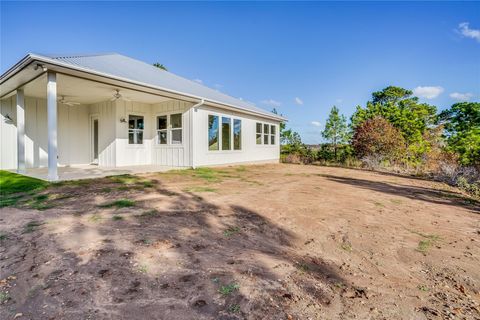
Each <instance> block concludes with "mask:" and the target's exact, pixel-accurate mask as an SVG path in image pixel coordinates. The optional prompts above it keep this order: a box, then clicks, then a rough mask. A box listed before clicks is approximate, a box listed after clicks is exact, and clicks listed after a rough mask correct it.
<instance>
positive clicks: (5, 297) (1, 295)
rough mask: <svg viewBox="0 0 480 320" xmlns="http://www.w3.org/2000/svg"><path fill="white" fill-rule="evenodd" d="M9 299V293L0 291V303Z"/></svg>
mask: <svg viewBox="0 0 480 320" xmlns="http://www.w3.org/2000/svg"><path fill="white" fill-rule="evenodd" d="M8 300H10V295H9V294H8V292H0V303H5V302H7V301H8Z"/></svg>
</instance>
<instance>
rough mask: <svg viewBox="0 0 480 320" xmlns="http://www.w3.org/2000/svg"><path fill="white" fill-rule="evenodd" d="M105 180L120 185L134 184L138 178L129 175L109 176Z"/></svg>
mask: <svg viewBox="0 0 480 320" xmlns="http://www.w3.org/2000/svg"><path fill="white" fill-rule="evenodd" d="M107 178H108V179H109V180H110V181H112V182H114V183H121V184H135V183H137V182H138V181H139V180H140V178H139V177H136V176H133V175H131V174H122V175H118V176H109V177H107Z"/></svg>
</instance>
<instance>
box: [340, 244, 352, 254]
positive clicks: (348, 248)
mask: <svg viewBox="0 0 480 320" xmlns="http://www.w3.org/2000/svg"><path fill="white" fill-rule="evenodd" d="M341 248H342V249H343V250H345V251H347V252H352V251H353V248H352V246H351V245H350V244H348V243H342V245H341Z"/></svg>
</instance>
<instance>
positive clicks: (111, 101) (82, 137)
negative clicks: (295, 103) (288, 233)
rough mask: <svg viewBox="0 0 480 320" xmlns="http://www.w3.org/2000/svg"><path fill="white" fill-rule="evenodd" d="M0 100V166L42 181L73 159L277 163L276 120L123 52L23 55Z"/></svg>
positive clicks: (0, 88)
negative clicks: (36, 174) (35, 174)
mask: <svg viewBox="0 0 480 320" xmlns="http://www.w3.org/2000/svg"><path fill="white" fill-rule="evenodd" d="M0 99H1V118H0V135H1V141H0V142H1V162H0V168H1V169H10V170H12V169H13V170H17V171H18V172H20V173H25V172H27V173H28V172H30V171H32V170H34V169H32V168H42V167H43V168H48V176H47V170H46V169H44V172H45V178H48V179H49V180H57V179H59V174H60V178H62V176H61V175H62V168H69V167H75V166H78V167H80V168H88V167H92V166H95V167H96V168H122V167H124V168H125V167H126V166H128V167H132V166H150V167H155V166H158V168H160V167H161V166H163V167H165V166H166V167H199V166H209V165H223V164H236V163H255V162H278V161H279V155H280V141H279V140H280V139H279V124H280V123H281V122H282V121H284V120H285V119H284V118H283V117H281V116H279V115H276V114H273V113H271V112H268V111H265V110H262V109H259V108H257V107H255V106H254V105H252V104H250V103H247V102H245V101H243V100H240V99H236V98H233V97H230V96H228V95H226V94H223V93H221V92H218V91H217V90H213V89H210V88H208V87H205V86H203V85H201V84H199V83H197V82H195V81H190V80H188V79H185V78H182V77H179V76H177V75H175V74H172V73H170V72H167V71H164V70H161V69H159V68H156V67H154V66H152V65H149V64H147V63H144V62H142V61H138V60H135V59H132V58H129V57H126V56H123V55H120V54H115V53H113V54H92V55H76V56H46V55H38V54H28V55H27V56H26V57H25V58H23V59H22V60H20V61H19V62H18V63H17V64H15V65H14V66H13V67H12V68H10V69H9V70H7V71H6V72H5V73H4V74H2V76H1V77H0ZM59 169H60V170H59Z"/></svg>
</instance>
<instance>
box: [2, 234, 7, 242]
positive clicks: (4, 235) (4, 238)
mask: <svg viewBox="0 0 480 320" xmlns="http://www.w3.org/2000/svg"><path fill="white" fill-rule="evenodd" d="M4 240H7V235H6V234H3V233H2V234H0V241H4Z"/></svg>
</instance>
